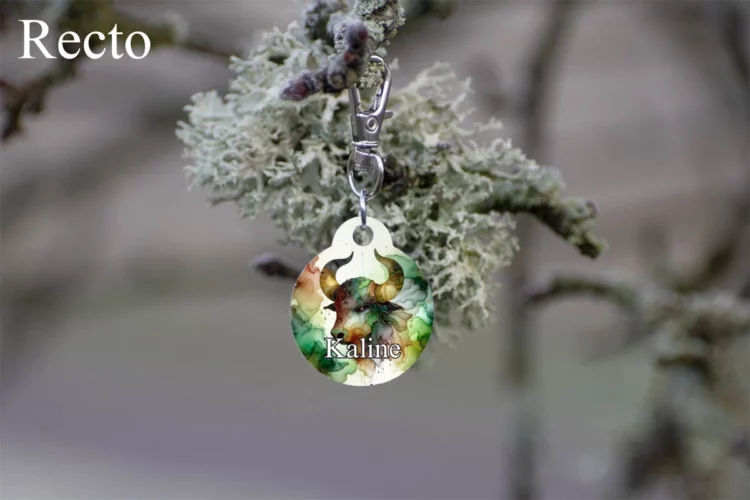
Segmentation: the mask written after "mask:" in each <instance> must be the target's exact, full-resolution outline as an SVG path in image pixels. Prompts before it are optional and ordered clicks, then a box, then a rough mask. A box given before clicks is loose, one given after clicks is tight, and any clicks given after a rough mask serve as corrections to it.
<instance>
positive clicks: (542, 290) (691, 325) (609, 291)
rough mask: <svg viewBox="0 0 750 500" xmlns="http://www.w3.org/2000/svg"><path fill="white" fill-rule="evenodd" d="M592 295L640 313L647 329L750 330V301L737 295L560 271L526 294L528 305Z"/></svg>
mask: <svg viewBox="0 0 750 500" xmlns="http://www.w3.org/2000/svg"><path fill="white" fill-rule="evenodd" d="M576 296H588V297H593V298H596V299H600V300H604V301H606V302H609V303H611V304H614V305H616V306H617V307H619V308H621V309H623V310H624V311H626V312H628V313H630V314H633V315H635V316H637V317H638V318H639V319H640V324H642V325H643V328H644V330H645V331H646V332H650V333H654V332H656V331H658V330H659V329H660V328H661V327H663V326H664V325H665V324H666V323H670V322H676V323H679V324H680V325H682V326H683V327H684V328H685V329H687V330H689V331H690V332H692V333H691V334H690V335H693V334H696V335H697V334H698V333H700V335H702V336H704V337H705V336H709V337H710V338H704V339H702V340H710V341H719V340H721V339H725V338H728V337H730V336H733V335H735V334H748V333H750V302H747V301H743V300H741V299H738V298H736V297H734V296H732V295H720V294H711V295H698V294H695V295H683V294H680V293H676V292H673V291H671V290H666V289H662V288H656V287H652V286H646V285H639V284H636V283H635V282H632V281H629V280H626V279H622V278H616V277H594V276H579V275H564V276H557V277H554V278H553V279H551V280H549V281H548V282H546V283H544V284H543V285H540V286H536V287H532V288H531V289H529V290H527V291H526V292H525V293H524V294H523V297H524V302H525V303H526V304H527V305H528V306H529V307H538V306H540V305H543V304H546V303H548V302H551V301H553V300H559V299H565V298H571V297H576Z"/></svg>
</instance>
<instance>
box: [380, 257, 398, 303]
mask: <svg viewBox="0 0 750 500" xmlns="http://www.w3.org/2000/svg"><path fill="white" fill-rule="evenodd" d="M375 258H376V259H378V262H380V263H381V264H383V265H384V266H385V268H386V269H387V270H388V279H387V280H386V281H385V282H384V283H382V284H380V285H378V286H376V287H375V300H377V301H378V302H380V303H385V302H390V301H391V300H393V299H395V298H396V296H397V295H398V294H399V293H400V292H401V288H403V286H404V270H403V269H402V268H401V265H400V264H399V263H398V262H396V261H395V260H393V259H389V258H387V257H382V256H380V255H378V253H377V252H375Z"/></svg>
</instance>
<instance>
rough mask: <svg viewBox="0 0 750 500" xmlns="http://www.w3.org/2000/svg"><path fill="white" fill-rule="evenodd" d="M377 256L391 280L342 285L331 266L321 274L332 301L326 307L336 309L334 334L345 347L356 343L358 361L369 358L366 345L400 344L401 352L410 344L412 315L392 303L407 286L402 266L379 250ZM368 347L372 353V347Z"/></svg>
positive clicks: (360, 280)
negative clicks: (383, 255) (408, 326)
mask: <svg viewBox="0 0 750 500" xmlns="http://www.w3.org/2000/svg"><path fill="white" fill-rule="evenodd" d="M375 258H376V259H377V260H378V261H379V262H380V263H381V264H383V265H384V266H385V268H386V269H387V271H388V279H387V280H386V281H385V282H383V283H381V284H378V283H376V282H374V281H373V280H371V279H369V278H365V277H358V278H353V279H349V280H347V281H345V282H344V283H343V284H339V283H338V282H337V281H336V277H335V274H334V272H333V271H332V270H331V269H329V268H328V267H325V268H323V270H322V272H321V274H320V287H321V289H322V290H323V293H324V294H325V295H326V297H328V298H329V299H331V300H332V301H333V304H331V305H329V306H328V307H327V308H328V309H329V310H331V311H335V312H336V321H335V323H334V325H333V328H332V329H331V336H332V337H333V338H335V339H338V340H339V344H340V345H341V346H343V347H345V348H348V347H349V346H351V345H353V346H355V347H354V348H353V349H356V352H357V353H358V354H357V356H356V357H357V359H359V360H362V358H369V357H370V356H368V355H367V354H366V350H365V346H373V345H375V346H377V345H382V344H385V345H387V346H391V345H394V344H397V345H398V346H399V349H398V351H399V352H400V351H401V350H404V349H406V347H407V346H408V345H409V344H410V343H411V342H410V340H409V336H408V334H407V323H408V321H409V319H410V318H411V317H412V314H411V313H409V312H407V311H406V310H404V308H403V307H401V306H400V305H398V304H396V303H394V302H393V300H394V299H395V298H396V297H397V296H398V295H399V293H400V292H401V289H402V288H403V286H404V272H403V269H402V268H401V266H400V265H399V264H398V263H397V262H396V261H395V260H393V259H389V258H386V257H382V256H380V255H378V254H377V253H375ZM369 349H370V352H371V350H372V347H369ZM391 352H392V351H391Z"/></svg>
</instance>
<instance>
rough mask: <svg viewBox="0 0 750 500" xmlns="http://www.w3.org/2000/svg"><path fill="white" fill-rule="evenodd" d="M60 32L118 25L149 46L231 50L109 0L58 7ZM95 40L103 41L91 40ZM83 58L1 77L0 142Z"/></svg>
mask: <svg viewBox="0 0 750 500" xmlns="http://www.w3.org/2000/svg"><path fill="white" fill-rule="evenodd" d="M53 24H54V25H55V26H56V27H57V30H58V31H59V32H64V31H73V32H75V33H78V34H79V35H81V37H83V36H84V35H85V34H87V33H89V32H91V31H100V32H108V31H109V30H111V29H112V26H114V25H117V27H118V29H120V30H121V31H122V33H123V34H125V35H128V34H130V33H132V32H134V31H141V32H144V33H146V35H148V37H149V40H150V41H151V45H152V47H154V48H156V47H181V48H184V49H186V50H191V51H195V52H199V53H202V54H208V55H212V56H216V57H221V58H225V59H229V57H230V55H231V52H230V51H227V50H223V49H220V48H218V47H215V46H213V45H211V44H210V43H207V42H206V41H204V40H199V39H197V38H196V37H194V36H192V35H191V34H190V33H189V30H188V29H187V26H184V25H182V24H181V23H180V22H179V21H178V20H176V19H175V20H172V21H165V22H162V23H150V22H147V21H143V20H140V19H137V18H135V17H133V16H130V15H128V14H125V13H122V12H119V11H117V10H116V9H115V8H114V7H113V5H112V3H111V1H110V0H100V1H96V2H92V1H91V0H70V1H68V2H67V4H66V6H65V8H64V9H61V10H60V14H59V16H58V18H57V19H56V20H55V21H54V23H53ZM94 41H95V42H96V43H98V44H103V43H104V42H101V41H98V39H96V40H94ZM84 60H86V58H85V57H84V56H78V57H76V58H74V59H63V58H58V59H57V60H56V61H55V63H54V64H52V65H51V66H50V67H49V69H48V70H47V71H45V72H44V73H42V74H41V75H39V76H36V77H34V78H31V79H29V80H27V81H25V82H21V83H12V82H10V81H9V80H7V79H0V82H1V84H0V91H2V92H3V94H4V96H3V97H4V99H3V110H4V114H5V117H4V119H3V124H2V130H1V131H0V142H5V141H7V140H8V139H10V138H11V137H12V136H14V135H16V134H17V133H19V132H21V131H22V129H23V126H22V125H23V123H22V121H23V115H25V114H36V113H39V112H41V111H42V110H43V108H44V104H45V101H46V99H47V94H48V92H49V91H50V90H52V89H53V88H54V87H57V86H59V85H62V84H63V83H65V82H67V81H68V80H69V79H71V78H72V77H74V76H75V75H76V73H77V70H78V66H79V65H80V63H81V62H83V61H84Z"/></svg>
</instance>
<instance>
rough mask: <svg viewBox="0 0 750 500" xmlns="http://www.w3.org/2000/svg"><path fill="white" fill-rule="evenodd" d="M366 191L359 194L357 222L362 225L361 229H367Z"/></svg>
mask: <svg viewBox="0 0 750 500" xmlns="http://www.w3.org/2000/svg"><path fill="white" fill-rule="evenodd" d="M367 200H368V197H367V189H363V190H362V191H360V192H359V220H360V222H361V223H362V229H364V228H366V227H367Z"/></svg>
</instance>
